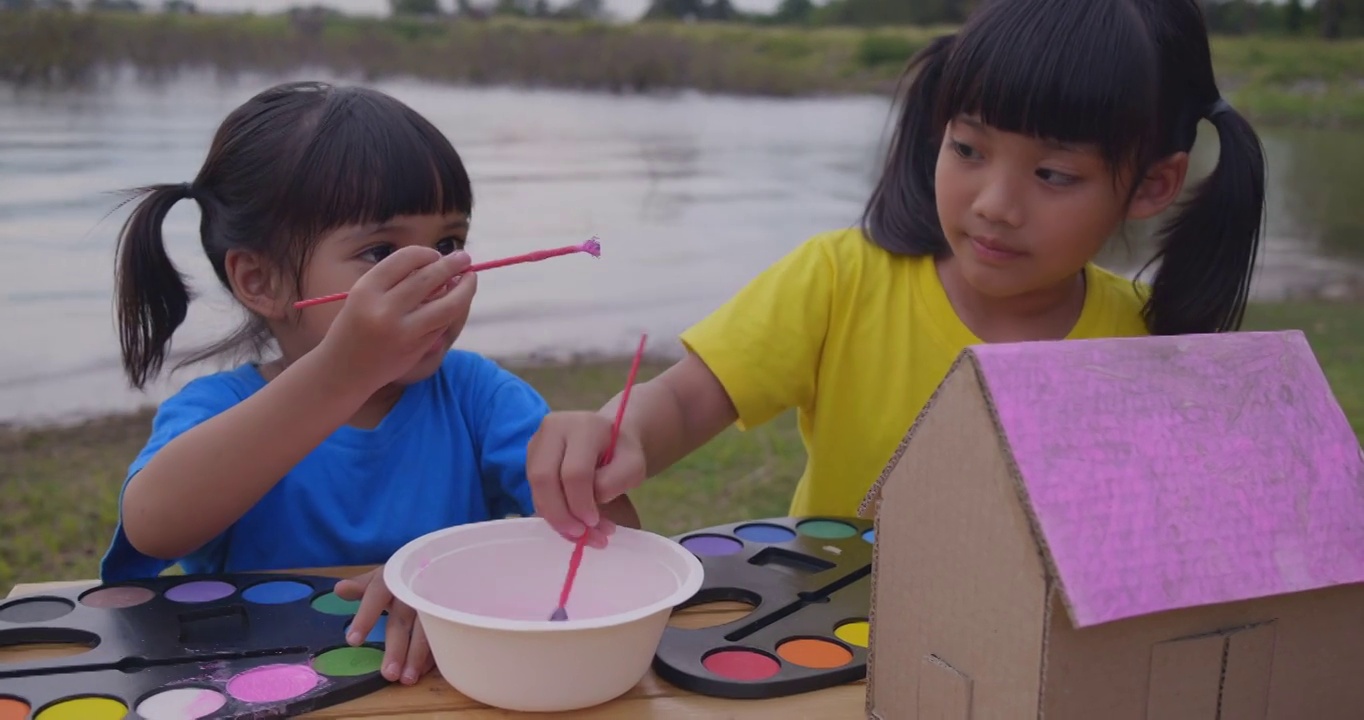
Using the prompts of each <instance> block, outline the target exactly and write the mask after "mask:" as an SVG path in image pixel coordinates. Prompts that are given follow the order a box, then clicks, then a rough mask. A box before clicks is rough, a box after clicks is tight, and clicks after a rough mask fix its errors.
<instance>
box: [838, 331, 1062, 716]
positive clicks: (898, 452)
mask: <svg viewBox="0 0 1364 720" xmlns="http://www.w3.org/2000/svg"><path fill="white" fill-rule="evenodd" d="M966 364H969V365H970V366H971V370H972V372H973V373H975V376H976V381H977V383H978V384H979V385H980V388H981V393H982V395H983V398H984V400H985V409H986V411H987V412H988V413H989V416H990V423H991V425H993V426H994V435H995V438H996V439H997V440H998V441H999V444H1000V452H1001V453H1002V455H1003V458H1004V464H1005V467H1007V468H1008V470H1009V475H1010V477H1012V478H1013V481H1014V483H1013V484H1014V492H1015V493H1017V495H1018V502H1019V503H1020V504H1021V505H1022V510H1023V516H1024V517H1026V518H1027V519H1028V532H1029V533H1030V534H1031V535H1032V540H1033V544H1034V546H1035V547H1036V548H1037V552H1038V556H1039V557H1040V558H1041V560H1042V567H1043V568H1045V570H1046V573H1047V577H1046V578H1044V581H1045V582H1046V583H1047V586H1048V588H1049V591H1048V593H1047V594H1048V596H1050V595H1051V593H1052V592H1059V593H1060V594H1061V602H1062V603H1063V604H1064V605H1065V607H1066V611H1067V612H1069V613H1070V616H1071V618H1072V620H1073V619H1074V617H1075V608H1074V607H1073V606H1072V605H1071V604H1070V599H1069V598H1068V597H1067V595H1066V592H1065V588H1064V587H1063V586H1062V583H1061V576H1060V574H1059V573H1057V572H1056V563H1055V562H1054V561H1053V560H1052V557H1051V549H1050V548H1049V547H1048V546H1047V543H1046V539H1045V538H1044V536H1043V535H1042V526H1041V523H1039V522H1038V520H1037V517H1036V515H1035V514H1034V513H1033V510H1032V504H1031V502H1030V498H1029V497H1028V489H1027V486H1026V485H1025V484H1024V483H1023V477H1022V474H1021V472H1020V471H1019V469H1018V462H1017V460H1015V458H1014V455H1013V449H1012V448H1011V447H1010V446H1009V438H1008V434H1007V433H1006V432H1005V430H1004V426H1003V424H1002V422H1001V421H1000V419H999V411H998V410H997V409H996V408H995V401H994V397H993V395H992V394H991V392H990V384H989V382H988V381H987V380H986V377H985V373H984V371H983V369H982V368H981V366H980V363H979V362H977V357H976V354H975V353H974V352H973V351H972V350H971V348H970V347H967V348H965V349H964V350H962V351H961V353H959V354H958V355H957V357H956V359H955V360H953V361H952V365H951V366H950V367H948V368H947V372H945V373H943V379H942V381H939V383H938V386H937V388H935V389H934V390H933V394H932V395H929V396H928V400H927V401H926V402H924V406H923V408H922V409H920V410H919V413H918V415H916V416H915V417H914V422H913V423H911V424H910V426H909V429H908V430H906V431H905V435H904V437H903V438H901V439H900V444H899V445H897V446H896V447H895V452H893V453H892V454H891V456H890V459H889V460H887V461H886V464H885V465H884V466H883V467H882V469H881V474H880V475H879V476H878V477H877V478H876V482H874V483H872V486H871V488H870V489H868V490H867V494H866V496H864V497H863V498H862V504H861V505H859V506H858V508H857V515H858V517H862V518H865V517H867V511H868V510H869V509H872V508H875V510H876V512H875V513H874V514H873V516H872V527H873V528H875V529H876V541H875V542H873V543H872V549H871V585H870V590H869V594H870V596H871V602H870V603H869V607H868V609H867V624H868V625H869V626H871V627H873V628H874V627H875V626H876V578H877V572H876V571H877V568H878V567H879V565H880V551H881V530H880V524H881V513H880V506H881V490H882V488H883V487H884V486H885V483H886V480H887V479H889V478H890V474H891V473H892V472H893V471H894V470H895V466H896V465H898V464H899V463H900V460H901V458H902V457H904V454H905V450H906V449H908V447H909V443H910V441H911V440H913V439H914V433H915V431H916V430H917V429H918V427H919V425H920V423H921V421H922V420H923V419H924V417H925V416H926V415H927V414H928V413H929V411H930V410H931V409H932V408H933V406H934V405H935V404H937V401H938V398H939V396H940V395H941V394H942V391H943V387H944V386H945V385H946V380H947V378H948V377H950V376H951V375H952V373H954V372H957V371H958V370H960V369H961V366H962V365H966ZM1046 612H1047V616H1048V617H1047V618H1046V619H1045V620H1044V622H1043V627H1044V638H1043V660H1042V676H1043V677H1041V678H1039V680H1044V679H1045V675H1046V638H1045V632H1046V631H1045V628H1047V627H1049V626H1050V624H1051V618H1050V615H1051V611H1050V603H1048V610H1047V611H1046ZM875 662H876V633H875V632H874V631H873V632H871V633H870V636H869V638H868V642H867V693H866V700H865V703H864V705H865V710H866V717H867V718H869V719H871V720H882V718H881V716H880V715H878V714H877V713H876V710H875V698H876V680H875V678H874V675H873V674H872V666H873V665H874V664H875ZM1039 687H1045V686H1039ZM1041 701H1042V698H1040V697H1039V707H1038V713H1039V715H1038V717H1041V710H1042V708H1041Z"/></svg>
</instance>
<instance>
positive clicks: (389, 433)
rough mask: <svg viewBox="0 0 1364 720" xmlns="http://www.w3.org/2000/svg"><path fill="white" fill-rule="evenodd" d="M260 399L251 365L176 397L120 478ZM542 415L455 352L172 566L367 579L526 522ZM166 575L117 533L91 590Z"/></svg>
mask: <svg viewBox="0 0 1364 720" xmlns="http://www.w3.org/2000/svg"><path fill="white" fill-rule="evenodd" d="M262 387H265V379H264V378H263V377H262V376H261V374H260V371H259V370H258V369H257V368H256V366H255V365H251V364H248V365H243V366H241V367H238V368H236V369H234V370H231V371H227V372H221V373H216V374H213V375H208V376H205V377H202V378H198V379H195V380H193V381H191V382H189V383H188V384H186V386H185V387H184V388H183V389H182V390H180V392H178V393H176V394H175V395H174V396H173V397H171V398H169V399H168V400H166V402H164V403H163V404H162V405H161V407H160V408H159V409H158V410H157V414H156V419H155V420H154V421H153V424H152V432H151V437H150V439H149V440H148V442H147V445H146V447H145V448H143V450H142V452H141V453H140V454H139V455H138V456H137V458H136V459H135V460H134V461H133V464H132V466H131V467H130V468H129V469H128V477H129V478H131V477H132V476H133V475H134V474H135V473H137V472H138V471H139V470H141V469H142V468H143V467H144V466H145V465H146V464H147V462H148V461H149V460H150V459H151V457H152V456H153V455H154V454H155V453H156V452H157V451H158V450H160V449H161V448H162V447H164V446H165V445H166V443H168V442H170V441H171V440H172V439H174V438H175V437H177V436H179V435H180V434H181V433H183V432H185V431H186V430H189V429H190V428H192V427H194V426H195V425H198V424H199V423H201V422H203V421H205V420H207V419H209V418H211V417H213V416H214V415H216V414H218V413H220V412H222V411H224V410H226V409H228V408H230V407H232V406H233V405H235V404H237V403H239V402H241V401H242V400H244V399H246V398H247V397H249V396H250V395H251V394H252V393H254V392H256V391H257V390H260V389H261V388H262ZM547 412H549V407H548V405H547V404H546V403H545V401H544V399H543V398H541V397H540V395H539V394H538V393H537V392H536V391H535V390H534V389H533V388H531V387H530V385H528V384H526V383H525V382H524V381H522V380H521V379H520V378H518V377H516V376H515V375H513V374H511V373H510V372H507V371H506V370H503V369H502V368H501V367H499V366H498V365H497V364H496V363H494V362H493V361H491V360H488V359H486V358H484V357H482V356H480V355H477V354H474V353H470V352H465V351H459V350H453V351H451V352H450V353H449V354H448V355H447V356H446V358H445V362H444V363H443V364H442V365H441V368H440V370H439V371H438V372H436V373H435V374H434V375H433V376H431V377H430V378H427V379H426V380H423V381H421V382H419V383H415V384H413V385H410V386H408V387H407V388H405V389H404V392H403V395H402V397H401V398H400V399H399V400H398V402H397V404H395V405H394V407H393V409H392V410H391V411H389V413H388V415H387V416H386V417H385V418H384V419H383V421H382V422H380V423H379V425H378V426H377V427H375V428H374V429H372V430H363V429H359V428H354V427H350V426H342V427H341V428H339V429H338V430H337V431H336V432H335V433H333V434H332V435H331V436H330V437H328V438H327V439H326V441H324V442H323V443H322V444H321V445H320V446H318V447H317V448H315V449H314V450H313V451H312V452H311V453H310V454H308V455H307V456H306V457H304V458H303V460H302V461H300V462H299V463H298V465H296V466H295V467H294V468H293V469H292V470H291V471H289V473H288V474H287V475H285V476H284V478H283V479H281V480H280V481H279V483H278V484H276V485H275V486H274V487H273V488H272V489H271V490H270V491H269V492H268V493H266V494H265V496H264V497H262V498H261V500H260V501H259V502H258V503H256V505H255V507H253V508H251V509H250V510H249V511H247V513H246V514H245V515H243V516H242V517H241V518H240V519H239V520H237V522H236V523H234V524H233V525H232V526H230V527H229V528H228V529H227V530H226V531H224V532H223V533H222V534H221V535H220V536H218V537H216V538H214V539H213V540H211V541H209V542H208V543H207V544H205V545H204V546H203V547H201V548H199V549H198V550H196V551H194V552H193V553H191V554H189V555H188V556H186V557H183V558H180V559H179V560H178V562H179V564H180V566H181V567H182V568H183V569H184V571H185V572H187V573H200V572H245V571H254V570H280V569H289V568H309V567H331V566H340V565H377V564H381V563H384V562H386V561H387V560H388V558H389V556H391V555H392V554H393V553H394V552H395V551H396V550H398V548H400V547H402V546H403V545H404V544H406V543H407V542H408V541H410V540H412V539H414V538H416V537H418V536H420V535H423V534H425V533H428V532H431V531H434V530H439V529H441V528H446V527H451V526H454V525H460V524H464V523H469V522H476V521H480V520H489V519H496V518H502V517H506V516H507V515H511V514H516V515H523V516H529V515H532V514H533V513H534V508H533V506H532V504H531V494H530V486H529V484H528V482H527V480H526V445H527V443H529V442H530V438H531V435H533V434H534V433H535V431H536V429H537V428H538V427H539V426H540V420H541V419H542V418H543V417H544V415H545V414H546V413H547ZM241 451H242V452H251V448H242V449H241ZM124 487H125V488H126V487H127V483H126V480H125V483H124ZM204 501H205V502H212V501H213V499H212V498H211V497H206V498H204ZM120 505H121V498H120ZM176 562H177V561H173V560H160V559H157V558H152V557H148V556H146V555H143V554H142V553H140V552H138V551H137V550H136V549H135V548H133V546H132V544H131V543H129V542H128V538H127V536H126V535H125V534H124V532H123V524H122V522H121V521H120V523H119V525H118V527H117V528H116V529H115V531H114V538H113V541H112V543H111V544H110V546H109V549H108V551H107V552H106V554H105V556H104V559H103V562H102V563H101V565H100V577H101V579H102V580H103V581H104V582H118V581H121V580H127V579H133V578H138V577H144V578H145V577H152V576H155V575H157V574H159V573H161V572H162V571H164V570H165V569H166V568H168V567H170V566H172V565H174V564H175V563H176Z"/></svg>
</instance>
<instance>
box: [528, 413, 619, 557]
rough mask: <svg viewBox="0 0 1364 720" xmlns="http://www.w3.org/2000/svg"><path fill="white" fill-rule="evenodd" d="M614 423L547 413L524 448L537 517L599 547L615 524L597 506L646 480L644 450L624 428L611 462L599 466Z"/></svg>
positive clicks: (596, 417)
mask: <svg viewBox="0 0 1364 720" xmlns="http://www.w3.org/2000/svg"><path fill="white" fill-rule="evenodd" d="M611 425H612V419H611V418H607V417H605V416H604V415H601V414H600V413H594V412H557V413H550V414H549V415H547V416H545V419H544V420H543V421H541V423H540V429H539V430H537V431H536V432H535V435H534V437H532V438H531V440H530V444H529V446H528V447H527V448H526V477H527V479H528V480H529V481H530V489H531V497H532V500H533V502H534V504H535V513H536V514H537V515H539V516H540V517H542V518H544V519H545V520H546V521H547V522H549V524H550V526H551V527H553V528H554V530H555V531H556V532H558V533H559V534H560V535H563V536H564V537H565V538H568V539H570V540H576V539H577V538H578V537H579V536H580V535H582V534H583V532H585V531H586V532H589V533H590V535H589V537H588V544H589V545H592V546H593V547H602V546H604V545H605V544H606V537H607V536H608V535H610V534H611V532H612V531H614V530H615V524H614V523H612V522H611V521H610V520H607V519H605V518H602V517H601V512H600V509H599V506H601V505H605V504H607V503H609V502H611V501H612V500H615V499H616V498H618V497H620V496H621V495H624V494H625V493H627V492H629V491H630V490H633V489H634V488H637V487H639V486H640V484H641V483H643V482H644V473H645V459H644V448H643V447H642V446H641V445H640V443H639V440H638V439H637V438H636V437H634V435H632V434H631V433H630V432H629V431H628V430H627V429H626V428H625V427H622V428H621V432H620V436H619V437H618V438H617V439H616V449H615V451H614V453H613V455H612V457H611V462H609V463H607V464H606V465H604V466H602V467H601V468H598V467H597V464H598V463H599V462H600V460H601V457H602V455H604V454H605V453H606V448H607V446H608V445H610V442H611Z"/></svg>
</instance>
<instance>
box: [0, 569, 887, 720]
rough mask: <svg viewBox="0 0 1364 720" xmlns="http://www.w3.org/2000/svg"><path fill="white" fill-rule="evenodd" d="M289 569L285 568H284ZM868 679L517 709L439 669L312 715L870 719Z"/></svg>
mask: <svg viewBox="0 0 1364 720" xmlns="http://www.w3.org/2000/svg"><path fill="white" fill-rule="evenodd" d="M368 569H369V568H313V569H306V570H297V571H287V572H291V573H297V574H305V575H324V576H328V577H337V578H341V577H350V576H352V575H358V574H360V573H362V572H364V571H366V570H368ZM282 572H285V571H282ZM97 584H98V582H96V581H94V580H80V581H71V582H46V583H27V584H20V585H16V586H15V587H14V589H13V590H11V591H10V595H9V596H10V597H11V598H13V597H17V596H20V595H32V594H35V593H41V592H46V591H51V590H56V589H60V588H71V587H93V586H95V585H97ZM746 609H747V607H746V606H744V605H737V604H728V605H725V604H712V605H707V606H704V607H699V608H694V609H691V610H685V611H682V612H679V613H677V615H676V616H674V618H673V621H672V622H673V624H674V625H676V626H681V627H709V626H713V625H718V624H720V623H722V622H729V621H731V620H734V619H736V618H738V617H740V616H741V615H742V614H743V612H744V610H746ZM69 654H71V653H70V648H65V647H59V648H35V647H26V648H24V649H23V650H21V651H17V652H16V651H11V652H5V651H4V650H0V664H3V663H5V662H13V661H16V660H20V659H23V660H33V659H38V658H41V657H44V656H48V657H51V656H61V655H69ZM865 693H866V683H865V682H857V683H850V684H847V685H841V686H838V687H833V688H828V689H826V690H817V691H815V692H809V693H803V694H800V695H788V696H786V697H780V698H773V699H770V700H727V699H724V698H714V697H707V696H704V695H696V694H693V693H690V692H687V691H685V690H680V689H678V688H676V687H674V686H672V685H670V684H668V683H667V682H664V681H663V680H660V679H658V677H657V676H655V675H654V673H653V671H652V670H650V671H649V673H648V674H647V675H645V676H644V679H643V680H641V681H640V682H639V684H638V685H636V686H635V687H634V688H632V689H631V690H630V691H629V692H628V693H626V694H625V695H622V696H621V697H619V698H617V699H615V700H613V701H611V702H609V703H606V704H603V705H598V706H597V707H593V708H587V709H586V710H580V711H577V712H568V713H514V712H510V711H506V710H498V709H496V708H491V707H488V706H487V705H484V704H482V703H480V702H477V701H474V700H470V699H469V698H468V697H466V696H464V695H463V694H461V693H459V692H458V691H456V690H455V689H454V688H452V687H450V685H449V684H448V683H446V682H445V681H444V680H443V679H441V677H440V672H439V671H437V670H433V671H432V672H431V673H430V674H428V675H427V676H426V677H425V678H423V679H422V680H421V682H419V683H417V684H416V685H412V686H406V685H398V684H393V685H390V686H389V687H386V688H384V689H382V690H379V691H378V692H375V693H371V694H369V695H366V696H364V697H361V698H359V699H357V700H352V701H350V702H348V703H343V704H340V705H334V706H332V707H329V708H324V709H322V710H319V711H317V712H314V713H310V714H309V715H307V716H306V717H309V718H319V719H321V718H439V719H440V720H485V719H487V718H510V717H526V718H545V719H546V720H549V719H550V718H583V719H586V718H592V719H593V720H653V719H654V718H676V719H679V720H680V719H686V720H693V719H699V718H707V720H712V719H713V720H724V719H726V718H732V719H734V720H740V719H742V720H797V719H803V718H809V719H810V720H842V719H844V718H862V717H866V713H865V711H864V709H863V708H864V699H865Z"/></svg>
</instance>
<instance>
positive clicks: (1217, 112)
mask: <svg viewBox="0 0 1364 720" xmlns="http://www.w3.org/2000/svg"><path fill="white" fill-rule="evenodd" d="M1208 116H1209V118H1208V119H1209V121H1210V122H1212V125H1213V127H1215V128H1216V129H1217V136H1218V140H1219V143H1220V150H1219V155H1218V158H1217V167H1216V168H1215V169H1214V170H1213V171H1212V174H1211V175H1209V176H1208V177H1207V178H1206V179H1205V180H1204V181H1203V183H1202V184H1201V185H1200V186H1199V187H1198V189H1197V190H1196V191H1195V192H1194V194H1193V197H1192V198H1191V199H1190V200H1189V201H1188V202H1187V203H1186V204H1185V205H1184V206H1183V208H1181V210H1180V212H1179V214H1178V215H1176V216H1175V218H1174V219H1173V220H1171V221H1170V222H1169V223H1167V224H1166V225H1165V227H1164V228H1162V233H1161V234H1162V236H1163V237H1162V239H1161V242H1160V251H1159V252H1158V253H1157V255H1156V257H1155V258H1154V259H1153V260H1152V263H1154V262H1156V261H1159V262H1160V269H1159V270H1157V271H1156V275H1155V279H1154V281H1153V282H1152V283H1151V297H1150V299H1149V300H1148V301H1147V303H1146V307H1145V308H1144V311H1143V312H1144V315H1145V318H1146V323H1147V327H1148V328H1150V331H1151V333H1152V334H1154V335H1177V334H1185V333H1207V332H1227V331H1233V330H1237V329H1239V328H1240V327H1241V320H1242V318H1243V317H1244V315H1245V309H1246V301H1247V298H1248V296H1249V292H1250V277H1251V271H1252V269H1253V268H1254V265H1255V257H1256V254H1257V252H1258V249H1259V244H1260V231H1261V226H1262V222H1263V217H1264V199H1265V160H1264V150H1263V148H1262V147H1261V145H1260V139H1259V137H1258V136H1257V135H1256V134H1255V130H1254V129H1253V128H1252V127H1251V126H1250V123H1249V122H1247V121H1246V119H1245V118H1244V117H1242V116H1241V115H1240V113H1238V112H1236V111H1235V110H1234V109H1232V108H1231V106H1229V105H1227V104H1226V103H1225V101H1220V100H1219V101H1218V102H1217V103H1216V104H1215V105H1214V107H1213V109H1212V110H1211V111H1210V112H1209V113H1208Z"/></svg>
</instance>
